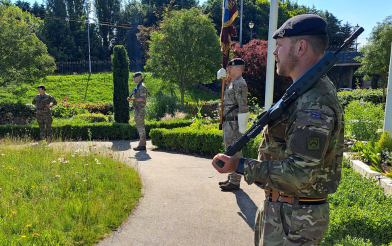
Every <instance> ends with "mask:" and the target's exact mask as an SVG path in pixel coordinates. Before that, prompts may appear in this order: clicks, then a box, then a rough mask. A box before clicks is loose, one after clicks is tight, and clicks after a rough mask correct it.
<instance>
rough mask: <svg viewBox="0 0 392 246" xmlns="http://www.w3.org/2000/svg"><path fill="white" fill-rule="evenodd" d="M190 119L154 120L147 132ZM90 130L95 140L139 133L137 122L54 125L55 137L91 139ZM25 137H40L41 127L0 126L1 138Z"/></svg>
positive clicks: (181, 125) (119, 138)
mask: <svg viewBox="0 0 392 246" xmlns="http://www.w3.org/2000/svg"><path fill="white" fill-rule="evenodd" d="M190 124H191V122H190V121H189V120H177V121H153V122H146V133H147V136H149V133H150V131H151V130H152V129H154V128H168V129H171V128H177V127H186V126H189V125H190ZM89 130H90V132H91V139H94V140H103V139H108V140H122V139H136V138H138V133H137V129H136V124H124V123H106V122H100V123H90V124H87V123H86V124H66V125H54V126H53V136H54V138H55V139H57V138H58V139H67V140H72V139H73V140H89V139H90V136H89ZM4 137H12V138H24V137H28V138H31V139H39V127H38V126H31V125H2V126H0V138H4Z"/></svg>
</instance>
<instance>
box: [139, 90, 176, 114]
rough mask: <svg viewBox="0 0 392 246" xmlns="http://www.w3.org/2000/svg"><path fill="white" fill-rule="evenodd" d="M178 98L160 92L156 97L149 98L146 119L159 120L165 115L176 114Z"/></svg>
mask: <svg viewBox="0 0 392 246" xmlns="http://www.w3.org/2000/svg"><path fill="white" fill-rule="evenodd" d="M177 101H178V99H177V97H176V96H175V95H168V94H165V93H163V92H162V91H158V92H157V93H156V94H155V95H153V96H150V97H148V98H147V104H146V110H147V113H146V118H147V119H148V120H159V119H160V118H162V117H163V116H164V115H165V114H174V111H175V110H176V109H177Z"/></svg>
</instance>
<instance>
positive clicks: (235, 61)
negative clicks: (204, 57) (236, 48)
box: [227, 58, 245, 66]
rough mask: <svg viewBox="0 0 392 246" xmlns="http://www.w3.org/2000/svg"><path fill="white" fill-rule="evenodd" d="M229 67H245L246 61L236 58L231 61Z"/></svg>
mask: <svg viewBox="0 0 392 246" xmlns="http://www.w3.org/2000/svg"><path fill="white" fill-rule="evenodd" d="M227 65H228V66H239V65H245V61H244V60H242V59H241V58H234V59H232V60H231V61H229V64H227Z"/></svg>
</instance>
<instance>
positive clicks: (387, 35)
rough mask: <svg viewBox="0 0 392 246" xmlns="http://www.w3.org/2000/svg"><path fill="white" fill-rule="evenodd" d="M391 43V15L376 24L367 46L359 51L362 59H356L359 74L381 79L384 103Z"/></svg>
mask: <svg viewBox="0 0 392 246" xmlns="http://www.w3.org/2000/svg"><path fill="white" fill-rule="evenodd" d="M391 42H392V15H390V16H388V17H386V18H385V20H384V21H383V22H382V23H377V26H376V27H374V28H373V30H372V33H371V34H370V37H369V39H368V44H367V45H366V46H364V47H363V48H362V49H361V50H360V51H361V52H362V54H363V57H357V58H356V59H357V61H359V62H360V63H361V64H362V66H361V67H360V68H359V69H358V72H359V73H363V74H366V75H367V77H368V78H370V79H374V78H380V79H381V81H382V86H383V98H384V101H385V86H386V84H387V81H388V71H389V62H390V57H391Z"/></svg>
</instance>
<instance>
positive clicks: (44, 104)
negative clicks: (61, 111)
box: [32, 85, 57, 141]
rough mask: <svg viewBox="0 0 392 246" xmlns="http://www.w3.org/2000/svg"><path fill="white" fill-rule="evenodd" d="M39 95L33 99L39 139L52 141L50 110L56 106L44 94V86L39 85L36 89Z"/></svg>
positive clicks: (50, 98) (53, 101)
mask: <svg viewBox="0 0 392 246" xmlns="http://www.w3.org/2000/svg"><path fill="white" fill-rule="evenodd" d="M37 88H38V92H39V94H38V95H36V96H35V97H34V99H33V103H32V104H33V105H34V106H35V107H36V108H37V115H36V116H37V121H38V125H39V130H40V138H41V140H43V139H44V138H45V137H46V139H47V141H51V140H52V135H53V132H52V121H53V120H52V112H51V110H50V109H51V108H52V107H53V106H54V105H57V101H56V99H54V97H52V96H51V95H49V94H46V93H45V86H43V85H40V86H38V87H37Z"/></svg>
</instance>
